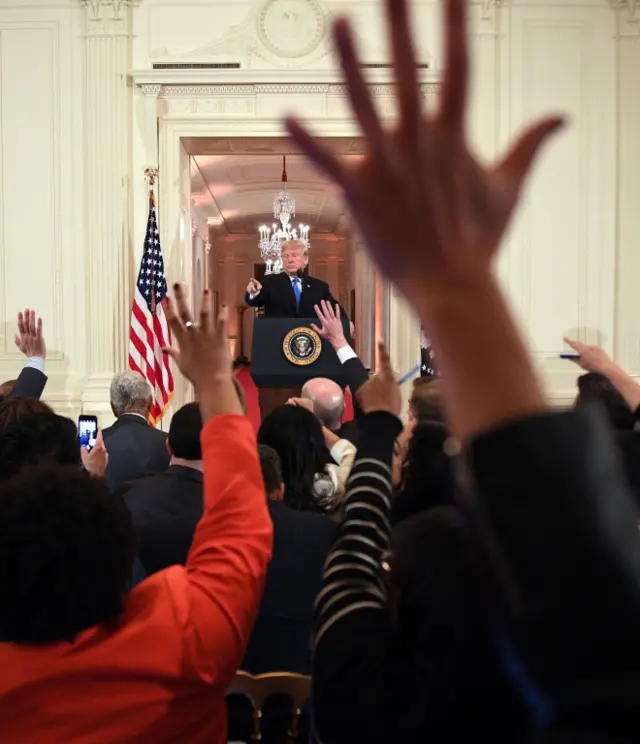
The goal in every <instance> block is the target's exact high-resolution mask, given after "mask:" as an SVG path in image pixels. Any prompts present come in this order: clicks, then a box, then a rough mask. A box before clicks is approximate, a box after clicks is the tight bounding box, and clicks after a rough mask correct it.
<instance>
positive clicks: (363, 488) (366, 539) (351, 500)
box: [313, 412, 402, 742]
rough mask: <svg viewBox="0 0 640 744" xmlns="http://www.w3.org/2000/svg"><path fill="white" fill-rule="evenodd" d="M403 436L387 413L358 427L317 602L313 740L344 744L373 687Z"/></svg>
mask: <svg viewBox="0 0 640 744" xmlns="http://www.w3.org/2000/svg"><path fill="white" fill-rule="evenodd" d="M401 431H402V424H401V423H400V421H399V420H398V419H397V418H396V417H395V416H392V415H391V414H388V413H382V412H380V413H371V414H368V415H366V416H364V417H363V418H362V419H361V420H360V437H359V440H358V453H357V457H356V460H355V463H354V465H353V469H352V471H351V475H350V477H349V481H348V484H347V495H346V499H345V509H344V517H343V520H342V524H341V525H340V528H339V530H338V536H337V538H336V541H335V543H334V545H333V547H332V549H331V551H330V553H329V556H328V557H327V561H326V564H325V569H324V574H323V585H322V589H321V591H320V593H319V594H318V598H317V600H316V614H315V626H314V635H313V650H314V661H313V667H314V722H315V726H314V728H315V730H316V741H324V742H337V741H348V738H347V737H348V736H351V735H353V734H354V732H350V731H349V726H346V725H345V715H347V718H349V717H350V718H351V719H352V720H354V721H355V720H358V719H359V718H360V716H358V715H355V716H354V712H355V709H356V708H357V707H358V705H359V704H360V702H361V699H360V698H359V697H358V694H359V691H360V690H361V689H362V688H363V685H364V686H366V685H367V684H371V682H372V681H373V680H372V679H371V669H370V662H371V658H372V657H371V650H372V649H375V648H378V647H379V646H380V643H381V640H382V637H383V636H385V635H386V634H387V633H388V630H389V613H388V609H387V589H386V582H385V581H384V579H383V575H382V574H383V572H382V571H381V561H382V558H383V556H384V554H385V553H386V552H387V551H388V550H389V544H390V536H391V525H390V510H391V492H392V471H391V466H392V458H393V446H394V442H395V440H396V438H397V437H398V435H399V434H400V432H401Z"/></svg>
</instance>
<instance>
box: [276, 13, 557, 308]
mask: <svg viewBox="0 0 640 744" xmlns="http://www.w3.org/2000/svg"><path fill="white" fill-rule="evenodd" d="M468 4H469V3H468V0H445V3H444V5H445V76H444V83H443V87H442V93H441V95H440V106H439V110H438V111H437V113H435V114H434V115H426V114H424V113H423V111H422V100H421V95H420V91H419V86H418V77H417V72H416V70H417V68H416V60H415V55H414V52H413V45H412V40H411V34H410V30H409V19H408V9H407V2H406V0H385V5H386V11H387V27H388V28H389V30H390V41H391V49H392V56H393V67H394V71H395V80H396V97H397V101H398V109H399V114H400V117H399V123H398V125H397V126H396V127H395V128H394V129H393V130H389V131H385V129H384V128H383V126H382V124H381V122H380V119H379V117H378V115H377V113H376V110H375V108H374V105H373V102H372V99H371V95H370V93H369V90H368V88H367V85H366V83H365V80H364V77H363V73H362V68H361V66H360V63H359V59H358V56H357V54H356V51H355V48H354V41H353V34H352V30H351V26H350V24H349V22H348V21H346V20H344V19H343V20H338V21H337V22H336V23H335V25H334V29H333V36H334V41H335V44H336V46H337V51H338V56H339V58H340V63H341V66H342V70H343V74H344V78H345V82H346V86H347V91H348V97H349V101H350V103H351V107H352V109H353V112H354V114H355V117H356V119H357V121H358V123H359V125H360V129H361V131H362V134H363V135H364V139H365V143H366V148H367V153H366V155H365V157H364V158H363V159H362V160H361V161H360V162H358V163H357V164H354V165H352V164H349V163H345V162H343V161H341V160H340V159H339V157H338V156H337V155H335V154H334V153H332V152H331V150H330V149H329V148H328V147H327V146H326V145H325V144H323V143H322V142H321V141H320V140H319V139H316V138H315V137H313V136H312V135H311V134H310V133H309V132H308V131H307V129H306V128H304V127H303V126H302V125H301V124H300V123H299V122H298V121H297V120H296V119H288V120H287V122H286V125H287V128H288V130H289V133H290V135H291V137H292V139H293V140H294V141H295V143H296V144H297V145H298V147H299V148H300V149H301V150H302V152H304V153H305V154H306V155H307V156H308V157H309V158H310V159H311V160H312V161H313V162H314V163H315V164H316V165H317V166H318V167H319V168H320V169H321V170H323V171H324V172H325V173H326V174H327V175H328V176H329V177H330V178H331V179H332V180H333V181H335V182H336V183H337V184H339V185H340V186H341V187H342V189H343V191H344V194H345V197H346V200H347V202H348V204H349V207H350V209H351V212H352V214H353V216H354V218H355V220H356V222H357V224H358V226H359V228H360V230H361V231H362V234H363V236H364V238H365V243H366V245H367V248H368V250H369V251H370V253H371V254H372V256H373V258H374V260H375V261H376V263H377V264H378V265H379V267H380V268H381V270H382V271H383V273H384V274H385V275H386V276H387V277H388V278H389V279H391V280H392V281H393V282H394V283H395V284H396V285H397V286H398V288H399V289H400V290H401V291H402V292H403V293H404V294H405V295H406V296H407V298H408V299H409V300H410V301H412V302H413V304H414V305H415V306H419V305H420V304H421V302H423V301H424V300H425V297H428V296H430V295H433V294H434V293H436V294H437V293H446V292H448V291H450V290H452V289H454V290H460V289H464V287H465V285H467V284H468V283H469V282H477V281H478V280H480V281H481V280H482V278H483V275H486V274H487V273H488V272H489V271H490V264H491V259H492V257H493V256H494V254H495V252H496V249H497V247H498V245H499V243H500V240H501V238H502V236H503V234H504V232H505V229H506V227H507V225H508V223H509V220H510V218H511V215H512V213H513V211H514V208H515V206H516V204H517V201H518V197H519V195H520V192H521V189H522V185H523V183H524V181H525V178H526V176H527V174H528V172H529V170H530V168H531V165H532V163H533V161H534V159H535V157H536V155H537V153H538V151H539V149H540V147H541V145H542V144H543V142H545V141H546V140H547V139H548V137H549V135H550V134H552V133H553V132H555V131H556V130H557V129H558V128H559V127H560V126H561V125H562V123H563V119H562V118H560V117H556V116H554V117H551V118H546V119H542V120H540V121H538V122H537V123H535V124H534V125H533V126H531V127H530V128H528V129H527V130H526V131H525V132H524V133H523V134H522V135H521V136H520V137H519V138H518V139H517V141H516V142H515V144H514V145H513V146H512V148H511V149H510V150H509V152H508V153H507V154H506V155H505V156H504V157H503V158H502V159H501V160H499V161H498V162H497V163H494V164H493V165H489V166H485V165H483V164H481V163H480V161H479V160H478V159H477V158H476V157H475V156H474V155H473V154H472V152H471V149H470V145H469V143H468V140H467V136H466V131H465V119H466V114H467V97H468V86H469V71H468V68H469V51H468V42H467V33H466V23H467V21H466V19H467V15H468Z"/></svg>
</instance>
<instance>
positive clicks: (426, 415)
mask: <svg viewBox="0 0 640 744" xmlns="http://www.w3.org/2000/svg"><path fill="white" fill-rule="evenodd" d="M408 418H409V421H417V422H420V423H423V422H425V421H435V422H437V423H443V417H442V380H440V379H438V378H436V377H416V379H415V380H414V381H413V388H412V390H411V397H410V398H409V415H408Z"/></svg>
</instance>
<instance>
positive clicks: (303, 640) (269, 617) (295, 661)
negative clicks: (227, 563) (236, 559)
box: [228, 444, 336, 744]
mask: <svg viewBox="0 0 640 744" xmlns="http://www.w3.org/2000/svg"><path fill="white" fill-rule="evenodd" d="M258 453H259V455H260V464H261V466H262V477H263V479H264V483H265V489H266V491H267V496H268V501H267V505H268V508H269V513H270V514H271V519H272V521H273V556H272V558H271V563H270V564H269V568H268V570H267V581H266V584H265V590H264V594H263V596H262V601H261V603H260V611H259V612H258V620H257V622H256V625H255V628H254V630H253V633H252V635H251V638H250V640H249V645H248V647H247V653H246V655H245V657H244V661H243V662H242V669H244V670H246V671H248V672H250V673H252V674H262V673H264V672H275V671H280V672H282V671H286V672H295V673H298V674H310V673H311V652H310V648H309V639H310V638H311V629H312V623H313V604H314V602H315V598H316V595H317V594H318V592H319V591H320V587H321V586H322V567H323V565H324V562H325V559H326V557H327V553H328V552H329V548H330V547H331V544H332V543H333V541H334V539H335V535H336V524H335V522H333V521H332V520H331V519H329V518H328V517H326V516H324V515H322V514H312V513H309V512H301V511H296V510H294V509H291V508H290V507H289V506H287V505H286V504H284V503H283V497H284V492H285V487H284V483H283V480H282V468H281V465H280V458H279V457H278V453H277V452H276V451H275V450H274V449H272V448H271V447H267V446H266V445H264V444H260V445H259V446H258ZM290 708H291V705H290V702H289V701H288V700H286V699H285V700H280V699H279V696H274V697H273V698H272V699H271V700H269V701H268V703H267V705H266V706H265V708H264V710H263V715H262V719H261V722H260V723H261V733H262V741H263V742H264V744H272V743H273V744H280V742H282V741H284V740H285V738H286V732H287V729H288V727H289V726H290V723H291V711H290ZM228 710H229V716H230V718H229V721H230V729H229V735H230V738H231V739H233V740H234V741H235V740H238V741H241V740H242V741H248V739H249V736H250V732H251V730H252V726H251V717H250V715H249V706H248V705H247V702H246V701H244V700H241V699H237V697H236V696H232V697H231V699H230V700H229V701H228ZM307 727H308V721H307V717H306V715H305V716H303V719H302V724H301V729H302V731H301V736H300V737H299V738H298V741H305V740H308V736H306V737H305V733H304V731H305V730H306V728H307Z"/></svg>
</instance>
